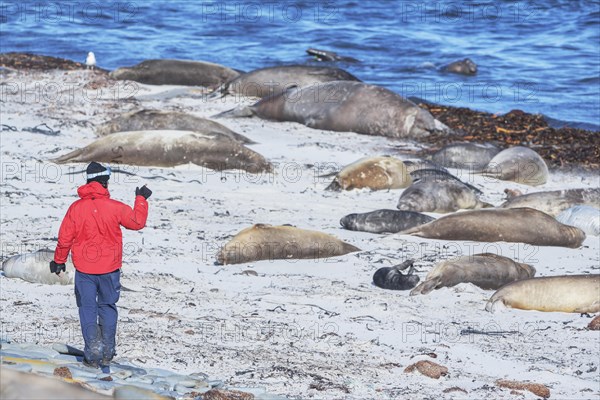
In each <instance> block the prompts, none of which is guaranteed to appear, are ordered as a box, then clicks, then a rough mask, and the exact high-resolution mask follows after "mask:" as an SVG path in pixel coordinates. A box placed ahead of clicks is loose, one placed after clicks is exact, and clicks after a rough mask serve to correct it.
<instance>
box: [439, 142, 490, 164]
mask: <svg viewBox="0 0 600 400" xmlns="http://www.w3.org/2000/svg"><path fill="white" fill-rule="evenodd" d="M500 151H501V149H500V148H499V147H498V146H496V145H493V144H491V143H453V144H449V145H448V146H444V147H442V148H441V149H440V150H438V151H437V152H435V153H434V154H433V155H432V156H431V161H433V162H435V163H436V164H438V165H441V166H443V167H447V168H458V169H467V170H470V171H481V170H483V169H484V168H485V167H486V166H487V165H488V164H489V162H490V161H491V160H492V158H494V156H495V155H496V154H498V153H499V152H500Z"/></svg>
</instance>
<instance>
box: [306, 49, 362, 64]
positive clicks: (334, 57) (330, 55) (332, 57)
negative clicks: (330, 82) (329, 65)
mask: <svg viewBox="0 0 600 400" xmlns="http://www.w3.org/2000/svg"><path fill="white" fill-rule="evenodd" d="M306 53H307V54H309V55H311V56H313V57H315V59H317V60H319V61H329V62H335V61H342V62H351V63H356V62H360V61H359V60H357V59H356V58H354V57H346V56H340V55H339V54H338V53H336V52H334V51H329V50H321V49H313V48H310V49H307V50H306Z"/></svg>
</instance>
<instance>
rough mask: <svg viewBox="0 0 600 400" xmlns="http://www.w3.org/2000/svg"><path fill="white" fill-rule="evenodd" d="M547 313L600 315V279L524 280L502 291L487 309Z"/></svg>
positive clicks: (586, 276)
mask: <svg viewBox="0 0 600 400" xmlns="http://www.w3.org/2000/svg"><path fill="white" fill-rule="evenodd" d="M499 304H501V305H503V306H505V307H511V308H518V309H521V310H536V311H547V312H552V311H554V312H568V313H597V312H600V275H599V274H594V275H562V276H545V277H540V278H531V279H524V280H521V281H516V282H512V283H509V284H508V285H506V286H503V287H502V288H500V289H499V290H498V291H497V292H496V293H494V295H493V296H492V297H491V298H490V300H489V301H488V302H487V304H486V305H485V309H486V310H487V311H491V312H494V311H496V310H497V308H498V305H499Z"/></svg>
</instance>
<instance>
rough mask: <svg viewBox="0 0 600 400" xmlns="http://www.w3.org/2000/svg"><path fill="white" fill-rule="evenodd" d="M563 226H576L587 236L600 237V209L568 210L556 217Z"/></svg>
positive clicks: (574, 208)
mask: <svg viewBox="0 0 600 400" xmlns="http://www.w3.org/2000/svg"><path fill="white" fill-rule="evenodd" d="M556 220H557V221H558V222H560V223H561V224H565V225H570V226H575V227H577V228H579V229H581V230H582V231H584V232H585V233H586V235H593V236H600V209H598V208H595V207H590V206H583V205H579V206H574V207H571V208H567V209H566V210H564V211H563V212H561V213H560V214H558V215H557V216H556Z"/></svg>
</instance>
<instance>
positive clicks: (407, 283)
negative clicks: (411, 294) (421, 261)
mask: <svg viewBox="0 0 600 400" xmlns="http://www.w3.org/2000/svg"><path fill="white" fill-rule="evenodd" d="M413 264H414V261H413V260H408V261H405V262H403V263H402V264H400V265H396V266H394V267H383V268H379V269H378V270H377V271H375V273H374V274H373V284H374V285H375V286H377V287H380V288H382V289H390V290H408V289H412V288H414V287H415V286H416V285H417V283H419V277H418V276H417V275H415V274H414V267H413ZM409 267H410V269H409V270H408V271H407V272H406V274H403V273H402V272H400V271H403V270H405V269H406V268H409Z"/></svg>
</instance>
